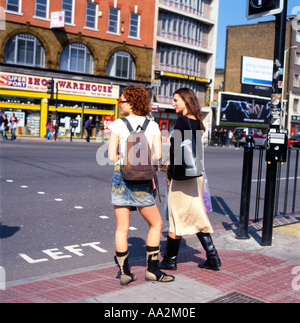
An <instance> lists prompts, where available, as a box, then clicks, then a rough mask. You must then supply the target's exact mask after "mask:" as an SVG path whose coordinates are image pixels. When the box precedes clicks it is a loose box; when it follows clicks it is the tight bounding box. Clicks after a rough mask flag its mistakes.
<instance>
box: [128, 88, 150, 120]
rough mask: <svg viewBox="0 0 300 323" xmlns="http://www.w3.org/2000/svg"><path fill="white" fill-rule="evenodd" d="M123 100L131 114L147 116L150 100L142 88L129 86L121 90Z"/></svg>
mask: <svg viewBox="0 0 300 323" xmlns="http://www.w3.org/2000/svg"><path fill="white" fill-rule="evenodd" d="M122 93H123V95H124V97H125V99H126V100H127V101H128V102H129V104H130V105H131V107H132V112H133V114H135V115H137V116H143V117H145V116H147V115H148V114H149V112H150V100H149V94H148V92H147V90H146V89H145V88H144V87H142V86H137V85H130V86H127V87H126V88H125V89H124V90H123V92H122Z"/></svg>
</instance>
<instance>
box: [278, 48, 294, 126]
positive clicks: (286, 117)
mask: <svg viewBox="0 0 300 323" xmlns="http://www.w3.org/2000/svg"><path fill="white" fill-rule="evenodd" d="M297 48H298V46H291V47H289V48H287V49H286V50H285V51H284V61H283V64H284V66H283V78H282V96H281V107H283V102H284V94H285V93H284V90H285V74H286V73H285V68H286V57H287V53H288V51H289V50H291V49H297ZM285 101H286V100H285ZM284 108H285V109H284V110H285V111H284V113H285V128H286V129H288V131H289V128H290V127H289V124H290V122H289V119H290V115H289V107H288V102H287V101H286V104H285V105H284Z"/></svg>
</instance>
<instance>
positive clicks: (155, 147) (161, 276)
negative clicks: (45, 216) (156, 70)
mask: <svg viewBox="0 0 300 323" xmlns="http://www.w3.org/2000/svg"><path fill="white" fill-rule="evenodd" d="M120 112H121V114H122V115H124V116H126V119H127V121H128V122H129V123H130V125H131V127H132V128H133V129H134V130H135V129H137V128H138V126H141V127H142V126H143V124H144V122H145V120H146V117H147V115H148V114H149V112H150V102H149V95H148V92H147V91H146V89H145V88H143V87H142V86H134V85H132V86H128V87H126V88H125V89H124V90H123V92H122V96H121V101H120ZM109 128H110V130H111V139H110V142H109V159H110V161H112V162H114V163H115V170H114V175H113V178H112V193H111V196H112V205H114V210H115V216H116V224H117V225H116V232H115V248H116V257H115V261H116V263H117V264H118V266H119V268H120V272H121V276H120V283H121V285H128V284H129V283H130V282H132V281H134V280H136V276H135V275H134V274H132V273H131V272H130V269H129V265H128V241H127V237H128V231H129V222H130V210H131V208H137V209H138V210H139V212H140V213H141V215H142V216H143V218H144V219H145V220H146V222H147V223H148V225H149V232H148V235H147V240H146V245H147V269H146V274H145V279H146V280H153V281H162V282H170V281H173V280H174V277H173V276H170V275H167V274H165V273H164V272H162V271H160V270H159V268H158V263H159V256H160V251H159V245H160V235H161V228H162V225H163V222H162V219H161V216H160V213H159V210H158V208H157V206H156V203H155V200H154V197H153V187H152V182H151V181H147V182H141V183H140V182H133V181H126V180H124V178H123V177H122V173H121V170H120V168H121V165H122V164H123V157H122V156H125V146H126V140H127V137H128V136H129V134H130V133H129V130H128V128H127V126H126V124H125V123H124V122H123V121H122V120H121V119H118V120H116V121H114V122H113V123H111V124H110V126H109ZM145 135H146V137H147V140H148V143H149V146H150V149H151V151H153V153H152V161H153V162H154V163H155V162H158V161H159V160H160V159H161V154H162V147H161V145H162V144H161V136H160V130H159V127H158V125H157V123H156V122H154V121H150V123H149V124H148V126H147V128H146V131H145Z"/></svg>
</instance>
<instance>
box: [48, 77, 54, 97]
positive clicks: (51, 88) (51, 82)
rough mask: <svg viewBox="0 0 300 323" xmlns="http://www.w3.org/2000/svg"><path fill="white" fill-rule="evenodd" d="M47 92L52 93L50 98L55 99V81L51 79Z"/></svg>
mask: <svg viewBox="0 0 300 323" xmlns="http://www.w3.org/2000/svg"><path fill="white" fill-rule="evenodd" d="M47 94H50V100H53V94H54V81H53V79H52V80H49V81H48V82H47Z"/></svg>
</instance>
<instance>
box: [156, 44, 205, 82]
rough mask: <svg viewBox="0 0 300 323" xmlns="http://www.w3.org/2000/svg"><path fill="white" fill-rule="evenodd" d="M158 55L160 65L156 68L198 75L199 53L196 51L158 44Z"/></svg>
mask: <svg viewBox="0 0 300 323" xmlns="http://www.w3.org/2000/svg"><path fill="white" fill-rule="evenodd" d="M159 56H160V59H159V62H160V66H157V68H162V69H164V70H166V71H171V72H177V73H181V74H191V75H194V76H200V64H201V54H200V53H198V52H196V51H193V50H189V49H185V48H181V47H177V46H170V45H163V44H162V45H160V46H159Z"/></svg>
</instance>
